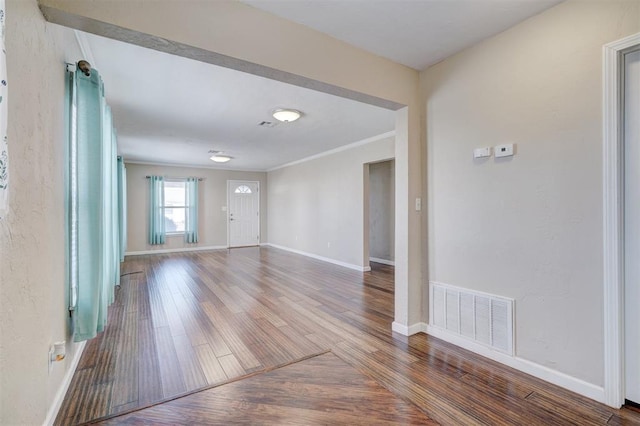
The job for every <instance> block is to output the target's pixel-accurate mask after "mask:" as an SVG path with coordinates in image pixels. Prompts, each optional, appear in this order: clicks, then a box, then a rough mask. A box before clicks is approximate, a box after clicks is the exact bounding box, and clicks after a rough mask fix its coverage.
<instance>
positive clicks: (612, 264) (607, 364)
mask: <svg viewBox="0 0 640 426" xmlns="http://www.w3.org/2000/svg"><path fill="white" fill-rule="evenodd" d="M639 45H640V33H637V34H633V35H631V36H628V37H625V38H623V39H620V40H617V41H614V42H612V43H608V44H606V45H604V46H603V52H602V53H603V82H602V83H603V103H602V105H603V126H602V131H603V135H602V136H603V222H604V223H603V225H604V227H603V242H604V252H603V254H604V283H603V284H604V301H603V304H604V402H605V403H606V404H607V405H609V406H611V407H615V408H619V407H621V406H622V405H623V404H624V400H625V368H624V366H625V364H624V362H625V361H624V355H625V353H624V351H625V348H624V226H623V225H624V215H623V213H624V204H623V203H624V144H623V143H624V140H623V128H622V123H623V117H624V109H623V104H622V101H623V99H624V95H623V93H622V89H623V87H622V83H623V81H622V78H621V77H622V71H623V65H624V63H623V59H624V58H623V56H624V54H625V53H627V52H629V51H632V50H635V48H637V47H638V46H639Z"/></svg>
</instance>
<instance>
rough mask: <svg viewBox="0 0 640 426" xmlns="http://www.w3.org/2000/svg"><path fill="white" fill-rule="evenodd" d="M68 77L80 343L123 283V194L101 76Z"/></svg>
mask: <svg viewBox="0 0 640 426" xmlns="http://www.w3.org/2000/svg"><path fill="white" fill-rule="evenodd" d="M67 76H68V84H67V103H68V110H69V111H68V112H69V113H68V117H67V119H68V123H69V132H68V138H67V139H68V148H67V152H68V159H69V160H68V163H67V166H68V167H67V179H66V180H67V186H66V187H67V194H66V195H65V200H66V202H67V212H68V214H67V219H66V222H67V236H66V239H67V246H68V251H67V253H68V260H67V264H68V276H69V280H70V294H71V295H70V308H71V310H72V313H73V315H72V318H73V339H74V341H76V342H78V341H82V340H87V339H91V338H93V337H95V336H96V334H97V333H99V332H101V331H102V330H103V329H104V326H105V325H106V322H107V309H108V306H109V305H110V304H111V303H112V302H113V300H114V294H115V286H116V285H118V284H119V283H120V259H121V256H120V247H121V241H120V226H121V225H120V218H119V201H118V200H119V197H120V193H119V180H118V164H117V141H116V133H115V130H114V128H113V122H112V116H111V109H110V108H109V106H108V105H107V103H106V101H105V98H104V86H103V83H102V79H101V78H100V74H99V73H98V71H97V70H92V71H91V75H90V76H85V75H84V74H83V73H82V72H80V71H79V70H78V71H76V72H74V73H71V72H70V73H68V75H67Z"/></svg>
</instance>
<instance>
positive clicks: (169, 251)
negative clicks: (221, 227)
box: [124, 246, 228, 256]
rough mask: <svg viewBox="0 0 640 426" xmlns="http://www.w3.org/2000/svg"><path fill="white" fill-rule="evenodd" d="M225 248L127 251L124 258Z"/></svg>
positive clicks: (207, 247)
mask: <svg viewBox="0 0 640 426" xmlns="http://www.w3.org/2000/svg"><path fill="white" fill-rule="evenodd" d="M227 248H228V247H227V246H206V247H183V248H174V249H158V250H140V251H128V252H126V253H125V254H124V255H125V256H140V255H143V254H163V253H182V252H187V251H203V250H222V249H224V250H226V249H227Z"/></svg>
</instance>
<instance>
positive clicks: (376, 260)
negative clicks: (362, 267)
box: [369, 257, 396, 266]
mask: <svg viewBox="0 0 640 426" xmlns="http://www.w3.org/2000/svg"><path fill="white" fill-rule="evenodd" d="M369 262H375V263H382V264H383V265H389V266H396V262H394V261H393V260H387V259H380V258H379V257H370V258H369Z"/></svg>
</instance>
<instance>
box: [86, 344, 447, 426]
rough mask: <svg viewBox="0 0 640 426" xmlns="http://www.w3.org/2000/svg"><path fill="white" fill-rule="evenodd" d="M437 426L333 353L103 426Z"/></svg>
mask: <svg viewBox="0 0 640 426" xmlns="http://www.w3.org/2000/svg"><path fill="white" fill-rule="evenodd" d="M234 423H235V424H239V423H242V424H261V425H310V424H332V425H338V424H340V425H358V424H361V425H364V424H366V425H371V424H379V425H390V424H411V425H430V424H433V425H435V424H437V423H435V422H433V421H432V420H430V419H429V417H427V416H426V415H425V414H424V413H423V412H422V411H420V410H419V409H418V408H417V407H416V406H414V405H413V404H410V403H408V402H405V401H403V400H401V399H400V398H398V397H396V396H394V395H393V394H391V393H390V392H389V391H388V390H386V389H385V388H383V387H382V386H380V385H379V384H378V383H376V382H375V381H374V380H372V379H370V378H369V377H367V376H365V375H363V374H362V373H359V372H358V371H357V370H356V369H354V368H353V367H351V366H350V365H348V364H347V363H345V362H344V361H342V360H341V359H340V358H338V357H336V356H335V355H333V354H332V353H325V354H323V355H318V356H315V357H312V358H309V359H306V360H304V361H299V362H296V363H293V364H290V365H288V366H285V367H282V368H279V369H276V370H272V371H269V372H267V373H264V374H258V375H255V376H252V377H249V378H247V379H244V380H239V381H236V382H233V383H230V384H227V385H222V386H220V387H216V388H213V389H209V390H205V391H202V392H198V393H195V394H192V395H189V396H185V397H182V398H179V399H176V400H174V401H170V402H167V403H164V404H160V405H156V406H154V407H151V408H147V409H143V410H140V411H137V412H134V413H131V414H125V415H123V416H120V417H117V418H114V419H111V420H107V421H104V422H101V423H98V424H101V425H121V424H124V425H143V424H157V425H192V424H198V425H208V424H209V425H210V424H224V425H227V424H234Z"/></svg>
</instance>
